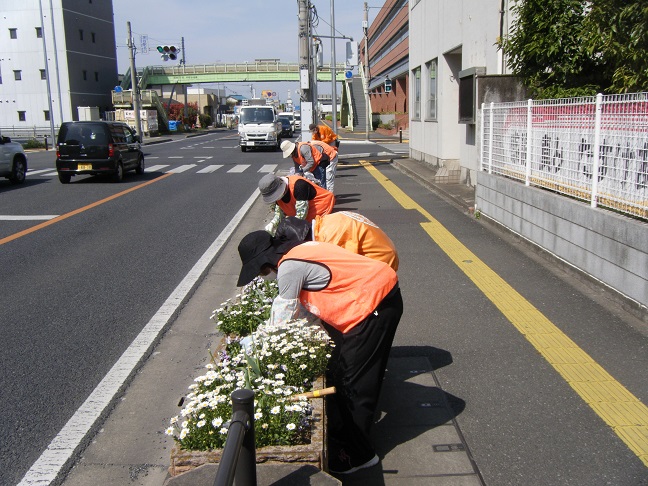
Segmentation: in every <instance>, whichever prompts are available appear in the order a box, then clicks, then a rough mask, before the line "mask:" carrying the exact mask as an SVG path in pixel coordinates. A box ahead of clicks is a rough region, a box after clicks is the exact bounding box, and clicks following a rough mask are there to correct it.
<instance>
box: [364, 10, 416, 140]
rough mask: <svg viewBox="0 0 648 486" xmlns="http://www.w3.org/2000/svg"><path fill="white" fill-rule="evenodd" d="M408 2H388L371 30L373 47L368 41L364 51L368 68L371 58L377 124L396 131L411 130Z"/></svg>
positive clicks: (374, 113)
mask: <svg viewBox="0 0 648 486" xmlns="http://www.w3.org/2000/svg"><path fill="white" fill-rule="evenodd" d="M408 3H409V2H408V0H387V1H385V3H384V4H383V6H382V7H380V9H379V11H378V13H377V14H376V16H375V18H374V20H373V21H372V22H371V25H370V26H369V28H368V32H367V36H366V37H367V39H368V40H369V42H368V44H369V48H368V49H367V46H366V42H365V41H363V42H362V43H361V48H360V59H361V61H362V64H363V65H366V64H367V58H368V59H369V69H368V79H369V100H370V104H371V111H372V115H373V118H374V123H375V122H377V121H379V120H380V121H381V122H383V123H384V124H389V122H391V124H392V125H393V127H394V128H397V127H399V128H407V126H408V123H409V120H408V111H409V106H408V89H409V69H408V60H409V5H408ZM370 8H373V7H370ZM386 85H389V87H390V88H391V91H389V88H387V89H386Z"/></svg>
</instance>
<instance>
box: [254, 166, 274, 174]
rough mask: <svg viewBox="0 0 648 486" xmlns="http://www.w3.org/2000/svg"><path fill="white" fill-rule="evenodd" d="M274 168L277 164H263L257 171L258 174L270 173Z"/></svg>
mask: <svg viewBox="0 0 648 486" xmlns="http://www.w3.org/2000/svg"><path fill="white" fill-rule="evenodd" d="M276 168H277V164H265V165H264V166H262V167H261V168H260V169H259V170H258V172H268V173H270V172H274V171H275V169H276Z"/></svg>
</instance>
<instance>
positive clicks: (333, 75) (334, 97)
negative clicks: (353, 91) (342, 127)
mask: <svg viewBox="0 0 648 486" xmlns="http://www.w3.org/2000/svg"><path fill="white" fill-rule="evenodd" d="M335 63H336V60H335V0H331V98H332V102H333V104H332V105H331V106H332V122H333V132H334V133H335V134H336V135H337V132H338V128H337V79H335V78H336V72H335V67H336V66H335Z"/></svg>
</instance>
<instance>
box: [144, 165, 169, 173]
mask: <svg viewBox="0 0 648 486" xmlns="http://www.w3.org/2000/svg"><path fill="white" fill-rule="evenodd" d="M165 167H169V165H168V164H167V165H152V166H151V167H147V168H146V169H144V172H156V171H158V170H162V169H164V168H165Z"/></svg>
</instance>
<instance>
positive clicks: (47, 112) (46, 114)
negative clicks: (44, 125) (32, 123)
mask: <svg viewBox="0 0 648 486" xmlns="http://www.w3.org/2000/svg"><path fill="white" fill-rule="evenodd" d="M43 116H44V117H45V121H50V113H49V110H43Z"/></svg>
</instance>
